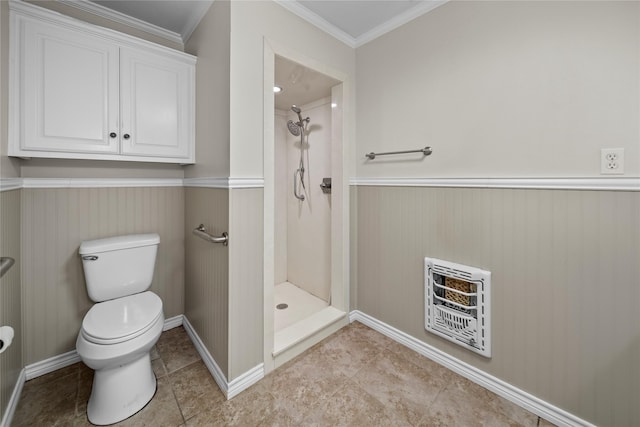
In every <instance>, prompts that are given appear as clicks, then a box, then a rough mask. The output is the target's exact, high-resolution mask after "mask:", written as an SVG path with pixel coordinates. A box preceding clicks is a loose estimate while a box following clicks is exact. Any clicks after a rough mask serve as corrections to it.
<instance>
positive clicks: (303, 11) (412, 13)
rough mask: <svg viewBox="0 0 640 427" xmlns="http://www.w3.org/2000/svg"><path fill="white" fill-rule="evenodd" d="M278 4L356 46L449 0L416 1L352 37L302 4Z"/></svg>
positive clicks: (283, 0)
mask: <svg viewBox="0 0 640 427" xmlns="http://www.w3.org/2000/svg"><path fill="white" fill-rule="evenodd" d="M274 1H275V2H276V3H278V4H279V5H280V6H282V7H284V8H285V9H287V10H288V11H289V12H292V13H294V14H295V15H298V16H299V17H300V18H302V19H304V20H305V21H307V22H309V23H310V24H312V25H314V26H316V27H318V28H319V29H321V30H322V31H324V32H326V33H328V34H329V35H331V36H333V37H335V38H336V39H338V40H340V41H341V42H342V43H344V44H346V45H347V46H349V47H352V48H354V49H355V48H357V47H360V46H362V45H364V44H366V43H369V42H370V41H372V40H374V39H376V38H378V37H380V36H382V35H384V34H386V33H388V32H389V31H392V30H395V29H396V28H398V27H400V26H402V25H404V24H406V23H407V22H409V21H411V20H413V19H415V18H417V17H419V16H422V15H424V14H425V13H427V12H430V11H432V10H433V9H435V8H437V7H439V6H442V5H443V4H445V3H447V2H448V1H449V0H422V1H420V2H418V4H417V5H416V6H414V7H412V8H411V9H409V10H407V11H405V12H403V13H401V14H399V15H397V16H395V17H393V18H391V19H390V20H388V21H386V22H384V23H382V24H380V25H378V26H377V27H375V28H372V29H371V30H369V31H367V32H366V33H364V34H361V35H360V36H358V37H353V36H352V35H350V34H348V33H346V32H345V31H343V30H341V29H340V28H338V27H336V26H335V25H333V24H332V23H330V22H329V21H327V20H326V19H324V18H323V17H321V16H320V15H318V14H316V13H315V12H312V11H311V10H309V9H307V8H306V7H304V6H302V5H301V4H300V3H298V2H297V1H295V0H274Z"/></svg>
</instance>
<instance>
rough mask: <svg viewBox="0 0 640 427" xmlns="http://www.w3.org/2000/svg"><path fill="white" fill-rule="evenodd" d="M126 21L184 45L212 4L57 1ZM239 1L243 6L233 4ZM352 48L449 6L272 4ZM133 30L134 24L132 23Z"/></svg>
mask: <svg viewBox="0 0 640 427" xmlns="http://www.w3.org/2000/svg"><path fill="white" fill-rule="evenodd" d="M59 1H63V2H65V3H67V4H73V5H75V6H76V7H80V8H84V9H93V10H92V11H93V12H96V13H100V12H102V14H107V15H110V16H109V17H110V18H111V19H116V20H120V21H126V20H127V19H128V18H133V20H134V21H138V22H140V23H142V24H144V23H146V24H147V28H146V30H147V31H149V32H153V33H155V34H157V35H162V32H165V33H166V34H165V36H166V37H167V38H169V39H172V40H174V41H178V42H181V43H184V42H185V41H186V40H188V39H189V37H190V36H191V33H192V32H193V30H194V29H195V27H196V26H197V25H198V23H199V22H200V20H201V19H202V17H203V16H204V15H205V14H206V13H207V10H208V9H209V7H210V6H211V4H212V3H213V0H59ZM234 1H241V0H234ZM274 1H276V2H277V3H278V4H280V5H281V6H282V7H284V8H286V9H288V10H289V11H291V12H293V13H295V14H296V15H298V16H300V17H301V18H303V19H305V20H307V21H308V22H310V23H311V24H313V25H315V26H317V27H319V28H320V29H322V30H324V31H326V32H327V33H329V34H331V35H333V36H334V37H336V38H337V39H339V40H341V41H342V42H344V43H346V44H347V45H349V46H352V47H358V46H360V45H362V44H364V43H367V42H369V41H371V40H373V39H374V38H376V37H378V36H380V35H382V34H384V33H386V32H388V31H391V30H392V29H394V28H397V27H399V26H400V25H403V24H405V23H406V22H408V21H410V20H412V19H414V18H416V17H418V16H420V15H422V14H424V13H426V12H428V11H430V10H432V9H434V8H436V7H437V6H439V5H441V4H443V3H444V2H445V1H447V0H373V1H372V0H355V1H353V0H274ZM128 23H129V24H131V22H128Z"/></svg>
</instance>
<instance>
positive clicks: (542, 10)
mask: <svg viewBox="0 0 640 427" xmlns="http://www.w3.org/2000/svg"><path fill="white" fill-rule="evenodd" d="M639 15H640V2H637V1H629V2H627V1H450V2H448V3H446V4H444V5H442V6H440V7H438V8H436V9H435V10H433V11H432V12H430V13H427V14H425V15H423V16H421V17H419V18H417V19H415V20H413V21H411V22H409V23H407V24H405V25H403V26H401V27H399V28H398V29H396V30H394V31H392V32H390V33H387V34H385V35H383V36H382V37H379V38H378V39H376V40H373V41H372V42H370V43H367V44H366V45H364V46H362V47H360V48H358V49H357V51H356V52H357V63H356V65H357V70H358V72H357V85H358V98H357V119H356V120H357V126H358V141H357V153H356V155H357V158H356V161H357V173H356V174H357V176H359V177H365V176H369V177H372V176H398V177H424V176H428V177H455V178H468V177H514V176H527V177H584V176H598V175H599V174H600V149H601V148H607V147H611V148H612V147H622V148H624V149H625V160H626V161H625V171H626V174H627V175H628V176H629V175H630V176H639V175H640V144H638V135H639V134H640V121H639V120H638V117H639V116H640V97H638V93H639V92H640V79H638V76H639V75H640V55H639V54H638V52H640V25H638V16H639ZM425 145H431V146H432V147H433V150H434V153H433V155H432V156H431V157H428V158H425V159H424V160H423V161H419V157H418V158H417V159H418V160H416V157H415V155H414V156H408V157H405V158H404V159H405V160H406V161H404V162H398V161H385V160H382V159H381V160H380V161H378V160H376V161H374V162H370V161H366V159H365V157H364V153H368V152H371V151H374V152H379V151H394V149H395V150H408V149H413V148H420V147H423V146H425Z"/></svg>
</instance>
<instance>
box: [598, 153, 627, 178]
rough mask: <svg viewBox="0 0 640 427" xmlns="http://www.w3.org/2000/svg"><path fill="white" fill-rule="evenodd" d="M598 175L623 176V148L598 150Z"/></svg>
mask: <svg viewBox="0 0 640 427" xmlns="http://www.w3.org/2000/svg"><path fill="white" fill-rule="evenodd" d="M600 174H602V175H622V174H624V148H603V149H601V150H600Z"/></svg>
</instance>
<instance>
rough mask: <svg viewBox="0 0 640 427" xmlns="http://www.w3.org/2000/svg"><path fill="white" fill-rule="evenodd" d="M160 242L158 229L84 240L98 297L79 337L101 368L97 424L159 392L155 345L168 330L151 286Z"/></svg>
mask: <svg viewBox="0 0 640 427" xmlns="http://www.w3.org/2000/svg"><path fill="white" fill-rule="evenodd" d="M158 243H159V237H158V236H157V235H135V236H120V237H117V238H109V239H101V240H98V241H90V242H83V244H82V245H81V246H80V254H81V256H82V259H83V266H84V270H85V278H86V280H87V290H88V292H89V295H90V297H91V298H92V299H93V300H94V301H97V303H96V304H95V305H93V307H91V309H90V310H89V311H88V312H87V314H86V315H85V317H84V319H83V321H82V328H81V329H80V333H79V334H78V339H77V340H76V350H77V352H78V355H79V356H80V359H81V360H82V361H83V362H84V363H85V365H87V366H88V367H89V368H91V369H93V370H95V373H94V377H93V386H92V390H91V397H90V398H89V402H88V405H87V417H88V418H89V421H91V423H93V424H97V425H107V424H113V423H116V422H119V421H122V420H124V419H126V418H128V417H130V416H131V415H133V414H135V413H136V412H138V411H139V410H141V409H142V408H143V407H144V406H145V405H146V404H147V403H149V401H150V400H151V399H152V398H153V396H154V394H155V391H156V377H155V375H154V373H153V369H152V368H151V356H150V351H151V349H152V348H153V346H154V345H155V343H156V342H157V341H158V339H159V338H160V334H161V333H162V329H163V326H164V313H163V311H162V300H161V299H160V297H158V295H156V294H154V293H153V292H151V291H147V290H146V289H147V288H148V287H149V286H150V283H151V277H152V275H153V265H154V264H155V248H156V247H157V245H158ZM115 264H117V267H118V268H117V270H114V267H115V266H116V265H115ZM149 264H151V268H149ZM149 270H150V271H151V273H149ZM136 291H137V292H136Z"/></svg>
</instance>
